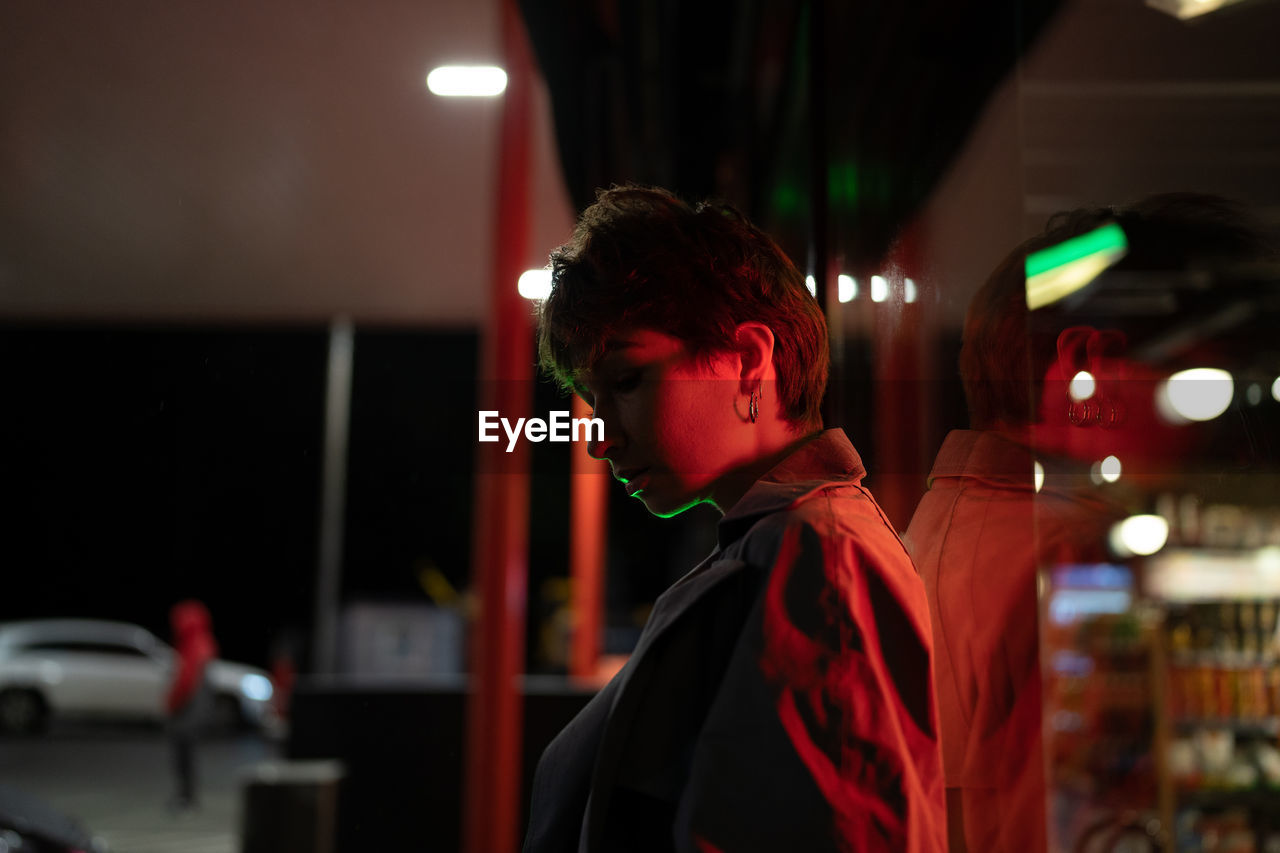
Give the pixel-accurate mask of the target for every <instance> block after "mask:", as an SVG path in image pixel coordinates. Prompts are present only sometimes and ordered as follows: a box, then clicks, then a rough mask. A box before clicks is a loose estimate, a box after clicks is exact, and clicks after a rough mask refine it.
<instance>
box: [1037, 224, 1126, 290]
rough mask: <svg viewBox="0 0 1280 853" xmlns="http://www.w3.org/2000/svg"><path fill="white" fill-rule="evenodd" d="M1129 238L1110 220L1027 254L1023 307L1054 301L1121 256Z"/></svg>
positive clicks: (1078, 287) (1079, 286) (1089, 280)
mask: <svg viewBox="0 0 1280 853" xmlns="http://www.w3.org/2000/svg"><path fill="white" fill-rule="evenodd" d="M1128 250H1129V241H1128V240H1127V239H1126V238H1125V236H1124V230H1123V229H1121V227H1120V226H1119V225H1117V224H1116V223H1114V222H1110V223H1108V224H1106V225H1103V226H1102V227H1101V228H1095V229H1094V230H1093V231H1090V232H1088V233H1087V234H1081V235H1080V236H1079V237H1072V238H1071V239H1070V240H1064V241H1062V242H1061V243H1059V244H1057V245H1056V246H1050V247H1049V248H1047V249H1041V250H1040V251H1038V252H1033V253H1032V254H1030V255H1028V256H1027V262H1026V273H1027V307H1028V308H1029V309H1031V310H1033V311H1034V310H1035V309H1037V308H1042V307H1044V306H1045V305H1049V304H1052V303H1054V302H1057V301H1058V300H1059V299H1062V298H1063V297H1065V296H1067V295H1069V294H1071V293H1074V292H1075V291H1077V290H1079V289H1081V288H1082V287H1084V286H1085V285H1087V284H1088V283H1089V282H1091V281H1093V280H1094V279H1095V278H1097V277H1098V275H1099V274H1100V273H1101V272H1102V271H1103V270H1105V269H1106V268H1107V267H1109V266H1111V265H1112V264H1114V263H1115V262H1116V261H1118V260H1120V259H1121V258H1122V257H1124V255H1125V253H1126V252H1127V251H1128Z"/></svg>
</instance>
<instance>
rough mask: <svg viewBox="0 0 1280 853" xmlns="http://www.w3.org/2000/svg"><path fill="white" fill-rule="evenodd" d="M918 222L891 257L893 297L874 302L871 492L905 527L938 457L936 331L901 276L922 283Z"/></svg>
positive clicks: (894, 520) (896, 523)
mask: <svg viewBox="0 0 1280 853" xmlns="http://www.w3.org/2000/svg"><path fill="white" fill-rule="evenodd" d="M918 227H919V226H918V225H916V224H915V223H912V224H909V225H908V226H907V227H906V228H905V229H903V231H902V233H901V234H900V235H899V237H898V243H897V246H896V247H895V249H894V251H893V252H892V254H891V255H890V257H889V259H888V266H889V267H890V268H891V270H892V271H893V272H892V273H891V277H892V278H893V279H894V280H895V281H894V284H895V285H897V286H896V287H895V289H894V296H893V298H892V299H891V300H889V301H887V302H885V303H883V304H881V305H877V306H875V308H876V309H877V310H876V315H877V316H876V322H875V331H874V335H875V338H874V340H875V364H876V376H875V379H876V385H875V388H876V391H875V435H876V460H875V469H874V471H873V472H872V473H873V475H874V480H873V485H872V490H873V491H874V492H875V496H876V501H877V502H878V503H879V504H880V507H881V508H882V509H883V510H884V511H885V514H886V515H887V516H889V521H890V522H892V523H893V526H894V527H895V528H896V529H897V530H899V531H901V530H905V529H906V527H907V522H909V521H910V520H911V515H912V513H913V512H915V507H916V503H917V502H918V501H919V500H920V496H921V495H922V494H924V491H925V479H926V477H927V476H928V472H929V465H930V463H931V462H932V460H933V456H932V449H930V450H928V451H926V450H925V449H924V445H925V444H926V440H925V439H924V438H923V436H924V435H925V434H926V433H928V432H929V430H928V429H927V424H926V423H925V419H926V418H928V417H929V416H930V413H931V412H932V411H933V410H934V408H935V407H934V405H933V398H932V395H931V393H930V392H931V391H932V390H933V389H932V388H930V383H929V381H927V380H926V378H925V374H926V370H925V364H924V361H925V359H924V354H925V351H926V349H925V347H926V343H927V340H928V338H929V336H930V335H932V333H933V332H932V330H931V329H929V328H928V321H927V314H926V312H925V310H924V309H925V305H924V304H923V302H921V301H920V300H919V299H917V300H916V301H914V302H907V301H906V300H905V296H904V293H903V288H902V282H901V279H902V278H903V277H909V278H913V279H914V280H916V281H920V272H921V264H920V259H919V232H918Z"/></svg>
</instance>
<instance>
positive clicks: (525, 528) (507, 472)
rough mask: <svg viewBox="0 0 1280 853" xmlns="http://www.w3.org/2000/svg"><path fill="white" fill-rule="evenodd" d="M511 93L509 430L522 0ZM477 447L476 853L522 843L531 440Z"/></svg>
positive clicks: (525, 91) (528, 396) (504, 281)
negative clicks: (520, 679)
mask: <svg viewBox="0 0 1280 853" xmlns="http://www.w3.org/2000/svg"><path fill="white" fill-rule="evenodd" d="M499 3H500V6H501V10H500V15H501V21H502V50H503V61H504V66H505V68H506V71H507V89H506V93H505V94H504V96H503V101H502V118H501V130H500V136H499V143H498V144H499V157H498V174H497V186H496V198H495V205H496V211H495V217H494V232H493V257H494V267H493V279H492V281H491V283H490V289H491V294H492V302H491V308H490V313H489V316H488V320H487V323H486V325H485V328H484V335H483V348H484V349H483V353H482V358H481V374H480V389H479V394H478V395H477V396H478V399H479V401H480V404H481V407H482V409H485V410H496V411H498V412H499V413H500V415H501V416H502V417H505V418H508V419H510V420H511V421H512V422H514V421H515V419H516V418H527V417H530V416H531V415H532V414H533V411H532V410H533V385H532V380H533V366H532V359H533V330H532V325H531V318H530V308H529V304H528V303H527V302H526V301H525V300H524V299H523V298H522V297H521V296H520V295H519V294H518V293H517V291H516V282H517V280H518V279H519V277H520V272H521V268H522V266H523V265H524V263H525V259H526V256H527V249H528V243H529V185H530V160H529V158H530V145H529V137H530V132H531V129H532V126H533V122H532V113H531V110H532V103H531V90H530V87H531V79H530V78H531V76H532V74H533V61H532V58H531V56H530V52H529V46H528V43H527V41H526V37H525V33H524V28H523V26H522V24H521V22H520V17H519V12H518V10H517V9H516V6H515V0H499ZM505 451H506V442H505V441H499V442H496V443H484V444H477V454H476V478H475V486H476V501H475V516H474V521H473V525H474V531H473V532H474V540H473V541H474V543H475V547H474V554H475V563H474V571H473V579H474V581H473V585H474V586H475V588H476V589H477V590H478V593H479V609H478V612H477V613H476V618H475V620H474V621H473V623H472V627H471V650H472V659H471V681H470V684H471V691H470V696H469V697H468V708H467V744H466V746H467V751H466V771H465V772H466V780H465V784H466V788H465V806H464V809H465V822H464V824H463V841H464V845H465V849H466V850H467V851H468V853H510V851H512V850H515V849H517V848H518V846H519V833H520V814H521V808H520V805H521V804H520V796H521V784H520V783H521V778H522V776H521V760H520V759H521V730H522V722H523V719H522V713H523V702H522V696H521V693H520V690H519V685H518V683H517V678H518V676H519V674H520V673H521V672H522V671H523V669H524V625H525V609H526V601H527V589H526V587H527V585H528V553H529V456H528V443H527V442H525V441H519V442H516V444H515V449H514V450H513V452H511V453H507V452H505Z"/></svg>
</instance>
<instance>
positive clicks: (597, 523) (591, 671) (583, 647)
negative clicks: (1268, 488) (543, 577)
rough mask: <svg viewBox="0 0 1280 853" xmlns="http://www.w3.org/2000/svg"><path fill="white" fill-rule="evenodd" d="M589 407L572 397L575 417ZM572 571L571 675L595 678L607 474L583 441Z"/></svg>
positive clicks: (575, 467) (574, 492) (575, 471)
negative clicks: (590, 455) (591, 455)
mask: <svg viewBox="0 0 1280 853" xmlns="http://www.w3.org/2000/svg"><path fill="white" fill-rule="evenodd" d="M590 414H591V411H590V408H589V407H588V406H587V404H586V403H584V402H583V401H582V400H580V399H579V398H577V397H574V398H573V417H574V418H583V417H590ZM569 452H570V453H571V454H573V455H572V459H571V462H570V473H569V477H570V486H569V574H570V577H572V578H573V600H572V602H571V608H570V612H571V613H572V614H573V633H572V635H571V639H570V641H569V643H570V645H569V674H570V675H571V676H573V677H574V678H584V679H594V678H595V677H596V674H597V672H598V671H599V668H600V651H601V647H602V645H603V644H602V642H601V640H602V635H603V633H604V631H603V624H604V561H605V536H606V533H607V529H606V515H605V512H606V509H607V506H608V499H609V477H608V476H607V475H606V473H605V469H604V468H603V467H602V465H601V463H600V462H596V461H594V460H593V459H591V457H589V456H587V452H586V447H585V445H580V444H575V445H573V446H572V448H571V449H570V451H569Z"/></svg>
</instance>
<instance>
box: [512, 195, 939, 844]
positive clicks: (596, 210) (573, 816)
mask: <svg viewBox="0 0 1280 853" xmlns="http://www.w3.org/2000/svg"><path fill="white" fill-rule="evenodd" d="M552 281H553V287H552V292H551V294H550V296H549V297H548V298H547V299H546V301H545V302H544V303H543V304H542V306H541V316H540V334H539V347H540V354H541V360H542V363H543V365H544V367H545V368H547V369H548V370H549V371H550V372H551V373H553V375H555V376H556V377H557V378H558V379H559V380H560V381H561V382H562V384H564V385H565V386H566V387H568V388H571V389H573V390H574V391H575V392H576V393H578V394H579V395H581V396H582V397H583V399H585V400H586V401H587V402H588V403H589V404H591V405H592V406H593V408H594V409H595V414H596V416H598V417H600V418H601V419H602V420H603V421H604V425H605V426H604V436H603V439H601V440H597V441H594V442H592V443H591V445H590V447H589V452H590V453H591V454H592V455H593V456H594V457H596V458H598V459H603V460H605V461H607V462H608V463H609V464H610V466H611V468H612V470H613V474H614V476H615V477H617V478H618V480H620V481H621V482H622V483H623V484H624V486H625V488H626V490H627V492H628V493H629V494H630V495H631V496H632V497H635V498H637V499H638V500H640V501H642V502H643V503H644V504H645V506H646V507H647V508H648V509H649V511H650V512H652V513H654V514H655V515H659V516H664V517H665V516H671V515H675V514H676V513H679V512H681V511H683V510H685V509H688V508H689V507H691V506H694V505H696V504H698V503H704V502H705V503H710V504H713V505H714V506H715V507H716V508H717V509H719V510H720V511H721V513H722V514H723V518H722V520H721V521H720V523H719V529H718V546H717V547H716V549H715V550H714V551H713V552H712V554H711V555H710V556H708V557H707V558H706V559H705V560H704V561H703V562H702V563H701V564H699V565H698V566H696V567H695V568H694V569H693V570H692V571H691V572H689V573H688V574H687V575H685V576H684V577H683V578H681V579H680V580H679V581H677V582H676V583H675V584H674V585H673V586H672V587H671V588H670V589H668V590H667V591H666V592H665V593H664V594H663V595H662V596H661V597H659V599H658V601H657V602H656V603H655V605H654V608H653V613H652V615H651V617H650V619H649V623H648V624H647V625H646V627H645V629H644V632H643V633H642V635H641V638H640V640H639V643H638V645H637V647H636V649H635V651H634V653H633V654H632V655H631V657H630V659H629V661H628V663H627V665H626V666H625V667H624V668H623V669H622V671H621V672H620V673H619V674H618V675H617V677H615V678H614V679H613V680H612V681H611V682H610V683H609V684H608V685H607V686H606V687H605V688H604V689H603V690H602V691H601V692H600V693H599V694H598V695H597V696H596V697H595V698H594V699H593V700H592V701H591V703H590V704H588V705H587V707H586V708H584V709H583V711H582V712H581V713H580V714H579V715H578V716H577V717H576V718H575V719H574V720H573V721H572V722H570V724H569V725H568V726H566V728H565V729H564V731H563V732H561V734H560V735H559V736H558V737H557V738H556V739H555V740H554V741H553V742H552V743H551V745H550V746H548V748H547V750H546V752H545V753H544V754H543V757H542V760H541V761H540V762H539V765H538V769H537V773H536V776H535V780H534V794H533V802H532V806H531V811H530V824H529V832H528V835H527V837H526V841H525V850H526V851H552V850H554V851H561V850H585V851H596V850H599V851H620V850H643V851H660V850H700V851H708V850H721V851H747V850H895V851H901V850H941V849H943V845H944V840H945V815H944V805H943V787H942V776H941V763H940V756H939V752H938V743H937V735H936V725H935V717H936V712H935V708H934V699H933V692H932V686H931V681H930V655H931V639H930V634H929V617H928V612H927V609H926V603H925V597H924V590H923V587H922V586H921V583H920V579H919V577H918V576H917V574H916V572H915V570H914V568H913V567H912V565H911V562H910V560H909V559H908V557H907V555H906V552H905V551H904V550H903V548H902V545H901V543H900V542H899V541H898V538H897V536H896V535H895V534H894V532H893V530H892V528H891V527H890V526H889V524H888V523H887V521H886V520H885V518H884V516H883V514H882V513H881V512H880V509H879V507H877V506H876V504H875V501H874V500H872V498H871V495H870V494H869V493H868V492H867V490H866V489H865V488H864V487H862V486H861V485H860V480H861V478H862V476H863V474H864V471H863V468H862V464H861V462H860V460H859V458H858V454H857V452H856V451H855V450H854V449H853V447H852V445H850V444H849V441H848V439H847V438H846V437H845V435H844V433H843V432H841V431H840V430H827V431H823V430H822V422H821V416H820V414H819V404H820V402H821V398H822V393H823V390H824V388H825V385H826V379H827V369H828V354H827V336H826V323H825V320H824V318H823V316H822V312H821V310H820V309H819V308H818V305H817V302H816V301H815V300H814V299H813V297H812V296H811V295H810V294H809V292H808V290H807V289H806V288H805V285H804V280H803V277H802V276H801V275H800V273H799V272H798V271H797V270H796V268H795V267H794V266H793V265H792V264H791V262H790V261H789V260H788V259H787V258H786V257H785V256H784V255H783V254H782V252H781V251H780V250H779V249H778V247H777V246H776V245H775V244H774V243H773V242H772V241H771V240H770V239H769V238H768V237H766V236H765V235H764V234H763V233H762V232H760V231H759V230H757V229H756V228H754V227H753V226H752V225H751V224H750V223H748V222H747V221H746V220H745V219H743V218H742V217H741V216H740V215H739V214H737V213H736V212H735V211H733V210H732V209H730V208H727V207H724V206H717V205H711V204H703V205H700V206H698V207H696V208H693V207H690V206H688V205H685V204H684V203H682V202H681V201H679V200H677V199H676V198H675V197H673V196H672V195H670V194H669V193H667V192H665V191H662V190H656V189H644V188H638V187H622V188H615V189H612V190H608V191H604V192H602V193H601V194H600V195H599V198H598V200H597V201H596V203H595V204H594V205H592V206H591V207H590V208H588V209H587V210H586V211H585V212H584V213H583V215H582V218H581V220H580V221H579V223H578V227H577V229H576V231H575V233H574V236H573V239H572V240H571V241H570V242H569V243H568V244H567V245H565V246H563V247H561V248H560V249H559V250H557V251H556V252H555V253H554V254H553V255H552Z"/></svg>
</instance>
